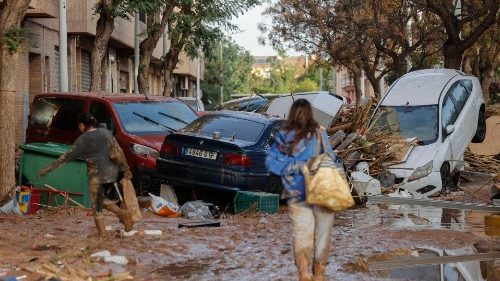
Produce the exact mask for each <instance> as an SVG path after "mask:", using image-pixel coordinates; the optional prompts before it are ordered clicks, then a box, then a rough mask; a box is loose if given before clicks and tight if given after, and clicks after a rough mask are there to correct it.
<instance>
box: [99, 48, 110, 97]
mask: <svg viewBox="0 0 500 281" xmlns="http://www.w3.org/2000/svg"><path fill="white" fill-rule="evenodd" d="M107 53H108V52H107V51H105V52H104V55H103V56H102V61H101V70H100V72H101V88H100V91H104V92H105V91H106V90H107V89H106V88H107V87H106V86H107V84H108V83H107V82H108V60H107V58H106V54H107Z"/></svg>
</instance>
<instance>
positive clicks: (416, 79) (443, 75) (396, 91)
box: [381, 69, 465, 106]
mask: <svg viewBox="0 0 500 281" xmlns="http://www.w3.org/2000/svg"><path fill="white" fill-rule="evenodd" d="M457 75H460V76H465V74H464V73H462V72H460V71H458V70H454V69H424V70H418V71H413V72H410V73H407V74H405V75H403V76H402V77H401V78H399V79H398V80H396V82H394V84H393V85H392V87H391V88H390V89H389V92H387V94H386V95H385V97H384V99H383V101H382V103H381V105H389V106H401V105H410V106H412V105H431V104H438V103H439V98H440V96H441V93H442V91H443V89H444V88H445V87H446V85H447V84H448V82H449V81H450V80H451V79H452V78H454V77H455V76H457Z"/></svg>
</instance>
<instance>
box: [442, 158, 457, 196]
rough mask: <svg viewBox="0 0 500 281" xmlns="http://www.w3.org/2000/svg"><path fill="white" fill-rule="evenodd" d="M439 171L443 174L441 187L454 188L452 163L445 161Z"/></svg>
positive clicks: (444, 188) (443, 188)
mask: <svg viewBox="0 0 500 281" xmlns="http://www.w3.org/2000/svg"><path fill="white" fill-rule="evenodd" d="M439 173H440V174H441V186H442V187H441V189H442V190H446V189H448V190H449V189H454V187H453V178H452V176H451V171H450V164H448V163H447V162H445V163H443V165H442V166H441V169H439Z"/></svg>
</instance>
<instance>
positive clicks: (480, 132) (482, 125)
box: [472, 106, 486, 143]
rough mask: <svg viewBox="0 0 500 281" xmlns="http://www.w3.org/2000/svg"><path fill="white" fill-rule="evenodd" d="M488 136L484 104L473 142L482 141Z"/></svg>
mask: <svg viewBox="0 0 500 281" xmlns="http://www.w3.org/2000/svg"><path fill="white" fill-rule="evenodd" d="M485 137H486V116H485V110H484V106H481V109H480V110H479V117H478V119H477V129H476V134H475V135H474V137H473V138H472V142H473V143H481V142H483V141H484V138H485Z"/></svg>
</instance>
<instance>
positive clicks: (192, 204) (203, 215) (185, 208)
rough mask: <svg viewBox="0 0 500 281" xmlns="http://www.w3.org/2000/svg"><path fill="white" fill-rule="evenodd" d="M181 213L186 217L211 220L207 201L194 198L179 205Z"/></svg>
mask: <svg viewBox="0 0 500 281" xmlns="http://www.w3.org/2000/svg"><path fill="white" fill-rule="evenodd" d="M180 210H181V212H182V215H183V216H184V217H186V218H188V219H198V220H213V219H214V217H213V216H212V212H211V211H210V208H209V206H208V205H207V203H205V202H203V201H201V200H196V201H189V202H186V203H185V204H184V205H182V207H181V209H180Z"/></svg>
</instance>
